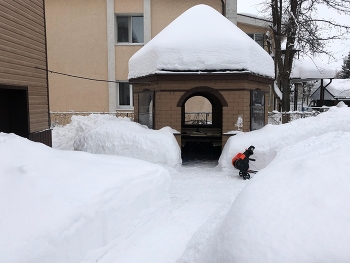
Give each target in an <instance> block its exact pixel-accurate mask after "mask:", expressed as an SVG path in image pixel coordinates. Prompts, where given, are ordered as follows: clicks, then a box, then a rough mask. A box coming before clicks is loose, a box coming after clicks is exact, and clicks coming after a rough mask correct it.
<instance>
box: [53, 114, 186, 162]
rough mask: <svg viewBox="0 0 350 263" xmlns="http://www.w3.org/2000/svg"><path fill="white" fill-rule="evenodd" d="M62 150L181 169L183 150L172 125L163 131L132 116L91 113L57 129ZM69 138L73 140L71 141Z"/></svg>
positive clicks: (58, 142) (57, 145)
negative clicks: (132, 159)
mask: <svg viewBox="0 0 350 263" xmlns="http://www.w3.org/2000/svg"><path fill="white" fill-rule="evenodd" d="M54 133H55V134H54V136H53V137H54V138H55V137H56V138H60V140H59V141H55V142H54V147H55V148H58V149H69V150H72V149H73V147H74V150H78V151H85V152H90V153H96V154H109V155H119V156H126V157H132V158H136V159H140V160H144V161H148V162H152V163H156V164H161V165H166V166H170V167H174V168H178V167H179V166H180V165H181V150H180V147H179V145H178V143H177V141H176V139H175V137H174V135H173V130H172V129H171V128H170V127H164V128H162V129H160V130H152V129H148V128H147V127H146V126H143V125H140V124H138V123H135V122H132V121H130V119H128V118H116V117H114V116H108V115H100V114H91V115H90V116H73V117H72V122H71V123H70V124H68V125H66V126H64V127H55V128H54ZM67 141H68V142H69V143H67Z"/></svg>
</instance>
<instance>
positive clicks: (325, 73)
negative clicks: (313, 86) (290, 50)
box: [290, 58, 337, 79]
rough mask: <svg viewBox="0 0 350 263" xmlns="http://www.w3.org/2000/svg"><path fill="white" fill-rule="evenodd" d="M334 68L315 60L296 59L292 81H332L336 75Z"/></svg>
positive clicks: (291, 76)
mask: <svg viewBox="0 0 350 263" xmlns="http://www.w3.org/2000/svg"><path fill="white" fill-rule="evenodd" d="M336 73H337V72H336V70H335V69H334V68H333V67H330V66H327V65H325V64H324V63H322V62H321V61H319V60H317V59H314V58H305V59H294V60H293V67H292V73H291V75H290V78H291V79H331V78H334V77H335V75H336Z"/></svg>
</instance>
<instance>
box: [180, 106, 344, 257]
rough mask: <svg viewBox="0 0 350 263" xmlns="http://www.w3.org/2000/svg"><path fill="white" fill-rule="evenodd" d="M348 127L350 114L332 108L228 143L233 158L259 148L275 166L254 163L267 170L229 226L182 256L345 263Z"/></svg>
mask: <svg viewBox="0 0 350 263" xmlns="http://www.w3.org/2000/svg"><path fill="white" fill-rule="evenodd" d="M341 105H344V104H341ZM349 122H350V108H348V107H347V106H344V107H340V108H339V107H332V108H330V110H329V111H328V112H325V113H322V114H320V115H318V116H317V117H314V118H307V119H300V120H295V121H293V122H291V123H289V124H283V125H279V126H277V125H273V126H272V125H270V126H268V127H267V129H265V130H264V129H262V130H259V131H254V132H249V133H244V134H241V135H236V136H234V137H231V139H230V142H229V143H228V144H226V146H225V148H226V147H227V146H228V147H229V148H231V149H235V150H234V151H232V155H230V157H231V158H232V157H233V156H234V155H233V154H236V153H237V152H242V151H243V150H244V148H247V147H249V146H250V145H255V146H256V149H255V154H254V155H253V158H254V157H255V158H256V159H257V160H259V159H261V158H262V159H264V157H266V156H267V155H269V157H268V158H267V159H270V160H272V159H273V160H272V162H269V161H268V160H267V159H266V158H265V160H264V161H265V164H264V163H261V162H260V163H258V162H251V164H254V165H255V166H257V167H258V168H262V166H263V164H264V165H267V164H268V166H267V167H266V168H264V169H262V170H260V171H259V172H258V173H257V174H256V175H253V178H252V179H251V180H249V182H248V183H247V185H246V186H245V188H243V190H242V191H241V193H240V194H239V195H238V196H237V198H236V199H235V201H234V202H233V205H232V207H231V209H230V211H229V212H228V214H227V216H226V218H225V219H224V220H220V218H219V220H217V221H214V222H213V223H215V224H216V226H212V227H211V229H210V232H209V233H196V236H201V237H203V236H205V237H206V242H204V244H203V241H199V240H194V241H193V242H191V246H192V247H189V248H188V249H189V251H185V253H184V256H188V255H189V253H190V252H191V253H192V254H191V262H196V263H199V262H200V263H211V262H250V263H260V262H270V263H279V262H284V263H294V262H347V261H348V260H349V258H350V250H349V249H348V247H349V246H350V203H349V199H350V191H349V188H350V176H349V172H348V167H349V164H348V163H349V162H348V160H349V155H350V125H349ZM226 150H227V149H226ZM226 153H227V151H226ZM223 154H224V153H223ZM231 166H232V165H231ZM250 168H251V169H255V168H254V166H252V165H251V166H250ZM235 173H236V174H237V173H238V171H237V172H235ZM202 239H203V238H202ZM195 241H196V242H197V244H196V243H194V242H195ZM184 259H185V257H184ZM178 262H179V263H180V262H189V261H186V260H183V261H182V260H179V261H178Z"/></svg>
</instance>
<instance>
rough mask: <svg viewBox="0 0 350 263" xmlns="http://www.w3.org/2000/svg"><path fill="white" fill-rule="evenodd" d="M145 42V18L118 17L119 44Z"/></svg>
mask: <svg viewBox="0 0 350 263" xmlns="http://www.w3.org/2000/svg"><path fill="white" fill-rule="evenodd" d="M143 42H144V27H143V16H126V15H117V43H143Z"/></svg>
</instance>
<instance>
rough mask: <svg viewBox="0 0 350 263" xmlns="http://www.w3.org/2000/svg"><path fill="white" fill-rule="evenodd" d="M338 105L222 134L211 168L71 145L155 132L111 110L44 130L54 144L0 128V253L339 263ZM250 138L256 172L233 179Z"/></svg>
mask: <svg viewBox="0 0 350 263" xmlns="http://www.w3.org/2000/svg"><path fill="white" fill-rule="evenodd" d="M338 106H339V107H331V108H330V109H329V110H328V111H327V112H324V113H321V114H319V115H318V116H316V117H309V118H305V119H298V120H295V121H293V122H291V123H289V124H283V125H267V126H266V127H264V128H263V129H260V130H257V131H253V132H241V133H238V134H236V135H233V136H232V137H230V139H229V140H228V142H227V143H226V145H225V147H224V149H223V153H222V155H221V157H220V160H219V165H218V166H215V163H205V164H203V163H192V164H189V165H181V166H179V167H178V168H176V169H174V167H173V166H171V165H170V166H169V165H166V164H154V163H150V162H147V161H144V160H139V159H135V158H130V157H125V156H121V155H123V154H129V153H128V152H127V151H122V152H113V151H111V152H109V153H110V154H108V155H107V154H104V153H102V150H101V152H100V153H99V154H92V153H86V152H82V151H72V149H73V148H74V147H73V145H74V144H77V141H80V140H82V141H85V142H89V141H90V140H91V141H96V142H99V143H100V144H101V145H108V143H109V142H110V141H113V140H118V138H122V140H124V142H127V140H131V141H133V140H134V138H132V137H133V136H134V137H140V134H141V133H142V132H144V134H145V136H142V140H143V142H142V144H144V145H149V144H147V143H146V141H147V140H153V132H154V133H155V134H158V133H159V132H164V131H149V130H147V129H145V128H143V127H139V126H138V124H134V123H132V122H131V121H129V120H125V119H118V118H116V117H110V116H103V115H92V116H88V117H77V118H73V122H72V124H71V125H67V126H64V127H61V126H57V127H54V130H53V137H54V142H55V144H54V145H55V148H57V149H51V148H49V147H46V146H44V145H42V144H40V143H34V142H30V141H28V140H26V139H23V138H21V137H18V136H15V135H13V134H5V133H0V158H1V160H2V162H1V164H0V211H1V213H2V216H1V217H0V222H1V223H0V233H1V235H0V255H1V257H0V262H1V263H2V262H6V263H7V262H19V263H20V262H29V263H31V262H38V263H41V262H57V263H60V262H80V263H92V262H100V263H112V262H113V263H118V262H121V263H125V262H140V263H151V262H152V263H157V262H159V263H161V262H162V263H163V262H177V263H185V262H186V263H187V262H193V263H194V262H198V263H199V262H200V263H206V262H223V263H225V262H242V263H244V262H251V263H254V262H287V263H288V262H348V261H349V260H350V252H349V250H348V247H349V246H350V223H349V222H350V203H349V202H348V200H349V198H350V192H349V190H348V189H349V187H350V176H349V172H348V170H349V169H348V166H349V165H348V158H349V157H348V156H349V154H350V150H349V149H350V147H349V146H350V124H349V123H350V109H349V108H348V107H347V106H346V105H345V104H344V103H340V104H339V105H338ZM117 123H118V124H117ZM93 124H95V126H96V127H94V128H93V127H92V126H94V125H93ZM119 124H120V125H121V124H123V125H124V129H125V133H127V130H129V131H130V135H129V137H127V138H124V137H123V136H124V135H122V134H123V133H121V131H122V130H123V128H118V125H119ZM108 125H110V130H111V131H108V133H107V134H106V132H107V130H106V129H107V127H108ZM99 128H101V131H97V130H99ZM94 130H96V131H94ZM165 130H168V131H166V132H164V137H167V136H168V137H173V135H172V132H171V131H172V130H171V128H170V127H167V128H165ZM92 131H93V132H92ZM112 131H113V132H114V133H115V134H118V136H116V135H114V134H112V133H113V132H112ZM149 133H151V134H152V135H149ZM85 134H91V135H89V136H91V137H89V138H88V137H86V139H82V138H85ZM110 137H112V138H114V139H113V140H110ZM103 141H104V143H102V142H103ZM107 142H108V143H107ZM96 145H97V144H96ZM129 145H132V143H130V144H129ZM250 145H254V146H255V147H256V149H255V151H254V155H253V156H252V157H253V158H256V160H257V161H256V162H252V163H251V168H252V169H255V168H257V169H258V170H259V172H258V173H257V174H255V175H253V176H252V179H251V180H247V181H244V180H242V179H241V178H240V177H239V176H238V171H237V170H235V169H234V168H233V167H232V165H231V164H230V162H231V159H232V157H233V156H234V155H235V154H236V153H237V152H242V151H244V149H245V148H247V147H249V146H250ZM89 147H90V148H89V149H95V147H96V148H98V147H97V146H89ZM59 148H61V149H59ZM62 148H69V149H71V150H63V149H62ZM164 148H166V149H168V150H173V149H174V148H173V146H172V141H171V140H170V139H164ZM101 149H102V147H101ZM107 151H110V149H109V148H108V147H107V148H106V152H107ZM140 151H141V150H140ZM141 152H142V151H141ZM151 152H152V153H151V154H153V155H164V150H163V149H159V147H154V149H152V150H151ZM144 154H145V155H146V154H149V153H148V152H147V151H144ZM140 155H142V154H140ZM142 158H145V157H142ZM156 159H161V158H160V157H159V158H156Z"/></svg>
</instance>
